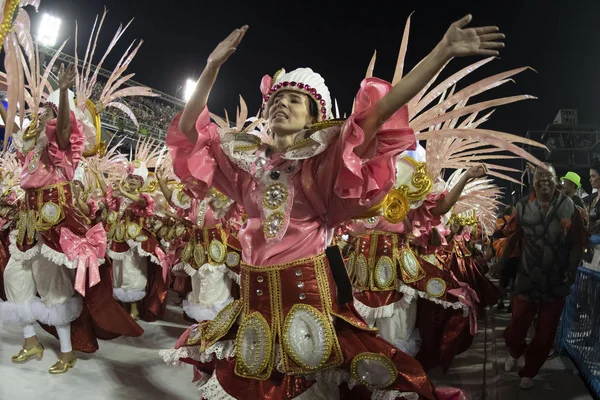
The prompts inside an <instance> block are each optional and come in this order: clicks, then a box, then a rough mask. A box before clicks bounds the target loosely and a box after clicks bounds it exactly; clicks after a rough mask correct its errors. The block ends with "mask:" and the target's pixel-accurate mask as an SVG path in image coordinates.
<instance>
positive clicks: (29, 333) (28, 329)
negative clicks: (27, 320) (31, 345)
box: [23, 325, 35, 339]
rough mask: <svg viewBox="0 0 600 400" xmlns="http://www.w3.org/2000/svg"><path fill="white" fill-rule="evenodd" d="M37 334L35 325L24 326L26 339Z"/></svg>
mask: <svg viewBox="0 0 600 400" xmlns="http://www.w3.org/2000/svg"><path fill="white" fill-rule="evenodd" d="M34 336H35V328H34V327H33V325H25V326H24V327H23V337H24V338H25V339H29V338H30V337H34Z"/></svg>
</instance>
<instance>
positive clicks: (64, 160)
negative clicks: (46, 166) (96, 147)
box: [46, 111, 85, 181]
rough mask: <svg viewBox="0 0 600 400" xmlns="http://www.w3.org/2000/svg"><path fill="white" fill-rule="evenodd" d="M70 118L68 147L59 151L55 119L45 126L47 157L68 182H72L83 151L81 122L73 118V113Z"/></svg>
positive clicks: (83, 142) (83, 137)
mask: <svg viewBox="0 0 600 400" xmlns="http://www.w3.org/2000/svg"><path fill="white" fill-rule="evenodd" d="M70 116H71V135H70V136H69V143H70V145H69V147H68V148H67V149H61V148H60V146H59V145H58V141H57V138H56V123H57V119H56V118H55V119H53V120H51V121H49V122H48V123H47V124H46V136H47V137H48V156H49V158H50V161H51V162H52V164H53V165H54V166H56V167H58V168H60V169H61V170H62V172H63V174H64V176H65V178H66V179H67V180H69V181H72V180H73V176H74V175H75V169H77V165H79V161H80V160H81V156H82V155H83V149H84V146H85V136H84V135H83V127H82V125H81V122H79V121H78V120H77V118H75V114H74V113H73V111H71V113H70Z"/></svg>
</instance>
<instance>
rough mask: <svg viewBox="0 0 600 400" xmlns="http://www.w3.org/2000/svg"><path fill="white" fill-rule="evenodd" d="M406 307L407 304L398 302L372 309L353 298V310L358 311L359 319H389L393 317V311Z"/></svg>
mask: <svg viewBox="0 0 600 400" xmlns="http://www.w3.org/2000/svg"><path fill="white" fill-rule="evenodd" d="M406 306H407V303H405V302H403V301H402V300H400V301H397V302H395V303H392V304H386V305H385V306H381V307H376V308H373V307H369V306H367V305H366V304H364V303H361V302H360V301H359V300H357V299H356V298H354V308H356V311H358V313H359V314H360V315H361V317H363V318H364V319H366V320H373V319H379V318H389V317H391V316H392V315H394V311H396V310H398V309H403V308H406Z"/></svg>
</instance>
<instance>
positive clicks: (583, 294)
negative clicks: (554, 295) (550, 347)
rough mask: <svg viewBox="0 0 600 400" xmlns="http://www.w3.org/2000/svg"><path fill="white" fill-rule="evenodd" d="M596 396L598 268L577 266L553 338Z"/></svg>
mask: <svg viewBox="0 0 600 400" xmlns="http://www.w3.org/2000/svg"><path fill="white" fill-rule="evenodd" d="M556 339H557V340H556V343H557V346H558V350H564V351H566V352H567V353H568V354H569V356H570V357H571V359H572V360H573V362H574V363H575V364H576V365H577V368H578V369H579V371H580V374H581V376H582V378H584V379H585V380H586V381H587V382H588V384H589V386H590V387H591V389H592V390H593V391H594V392H595V394H596V396H600V272H596V271H592V270H590V269H587V268H584V267H579V269H578V270H577V279H576V282H575V285H574V286H573V289H572V290H571V295H570V296H569V297H568V298H567V301H566V304H565V308H564V310H563V315H562V318H561V323H560V326H559V329H558V334H557V338H556Z"/></svg>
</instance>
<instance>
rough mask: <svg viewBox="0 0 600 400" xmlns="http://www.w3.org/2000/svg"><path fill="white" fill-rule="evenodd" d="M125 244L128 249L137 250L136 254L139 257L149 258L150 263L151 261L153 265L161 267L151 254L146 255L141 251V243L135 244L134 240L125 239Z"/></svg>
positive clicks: (145, 252)
mask: <svg viewBox="0 0 600 400" xmlns="http://www.w3.org/2000/svg"><path fill="white" fill-rule="evenodd" d="M127 244H128V245H129V247H130V248H131V249H132V250H133V249H137V252H138V254H139V255H140V256H142V257H149V258H150V261H152V262H153V263H154V264H156V265H159V266H160V265H161V263H160V260H159V259H158V258H157V257H156V256H155V255H154V254H152V253H148V252H147V251H145V250H144V249H142V243H141V242H137V241H135V240H131V239H127Z"/></svg>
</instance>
